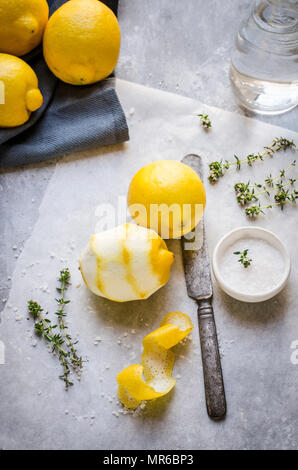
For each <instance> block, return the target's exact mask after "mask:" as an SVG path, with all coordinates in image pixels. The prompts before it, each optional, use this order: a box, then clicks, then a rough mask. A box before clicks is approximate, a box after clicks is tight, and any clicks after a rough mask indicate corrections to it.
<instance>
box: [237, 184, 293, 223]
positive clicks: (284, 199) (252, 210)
mask: <svg viewBox="0 0 298 470" xmlns="http://www.w3.org/2000/svg"><path fill="white" fill-rule="evenodd" d="M297 199H298V191H296V190H295V191H292V192H291V193H290V192H289V190H287V191H285V190H284V189H281V190H280V191H279V192H278V193H276V194H275V196H274V200H275V202H274V203H272V204H266V205H264V206H261V205H260V204H259V205H255V206H250V207H247V208H246V209H245V213H246V215H247V216H248V217H252V218H254V217H256V216H257V215H259V214H260V213H263V214H264V213H265V210H266V209H272V207H274V206H280V208H281V209H283V208H284V205H285V204H287V203H289V202H292V203H296V200H297Z"/></svg>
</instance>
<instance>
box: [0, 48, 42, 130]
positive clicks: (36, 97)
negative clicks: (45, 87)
mask: <svg viewBox="0 0 298 470" xmlns="http://www.w3.org/2000/svg"><path fill="white" fill-rule="evenodd" d="M0 84H2V87H1V88H2V92H3V98H4V100H3V101H4V103H3V104H0V127H15V126H20V125H22V124H24V123H25V122H26V121H28V119H29V117H30V115H31V112H32V111H36V110H37V109H38V108H40V107H41V105H42V103H43V97H42V94H41V92H40V90H39V88H38V79H37V76H36V74H35V72H34V70H33V69H32V68H31V67H30V66H29V65H28V64H27V63H26V62H24V61H23V60H22V59H20V58H19V57H15V56H12V55H10V54H0Z"/></svg>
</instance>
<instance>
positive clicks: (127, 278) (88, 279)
mask: <svg viewBox="0 0 298 470" xmlns="http://www.w3.org/2000/svg"><path fill="white" fill-rule="evenodd" d="M173 261H174V255H173V253H171V252H170V251H169V250H168V249H167V246H166V244H165V242H164V241H163V240H162V239H161V238H160V237H159V236H158V235H157V233H155V232H153V231H152V230H148V229H146V228H144V227H138V226H137V225H135V224H124V225H119V226H118V227H115V228H113V229H111V230H106V231H105V232H100V233H96V234H94V235H92V236H91V239H90V241H89V243H88V245H87V246H86V248H85V249H84V251H83V252H82V254H81V257H80V270H81V274H82V276H83V279H84V281H85V283H86V285H87V287H88V289H90V290H91V291H92V292H93V293H94V294H96V295H99V296H101V297H106V298H107V299H110V300H114V301H116V302H127V301H129V300H141V299H147V298H148V297H149V296H150V295H151V294H153V293H154V292H155V291H157V290H158V289H160V287H162V286H163V285H164V284H166V283H167V282H168V279H169V276H170V268H171V265H172V263H173Z"/></svg>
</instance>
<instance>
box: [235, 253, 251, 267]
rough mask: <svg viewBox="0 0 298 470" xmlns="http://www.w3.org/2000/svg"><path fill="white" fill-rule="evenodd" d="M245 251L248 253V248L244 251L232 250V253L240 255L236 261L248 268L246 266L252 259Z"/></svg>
mask: <svg viewBox="0 0 298 470" xmlns="http://www.w3.org/2000/svg"><path fill="white" fill-rule="evenodd" d="M247 253H248V249H246V250H244V251H234V252H233V254H234V255H240V258H239V259H238V261H239V263H241V264H243V266H244V267H245V268H248V266H250V265H251V263H252V259H251V258H248V256H247Z"/></svg>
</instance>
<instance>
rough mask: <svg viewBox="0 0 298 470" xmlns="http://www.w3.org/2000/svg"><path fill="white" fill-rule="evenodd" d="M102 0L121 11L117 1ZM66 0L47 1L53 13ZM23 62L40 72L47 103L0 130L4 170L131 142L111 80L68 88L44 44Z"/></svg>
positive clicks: (1, 159)
mask: <svg viewBox="0 0 298 470" xmlns="http://www.w3.org/2000/svg"><path fill="white" fill-rule="evenodd" d="M102 1H103V2H104V3H105V4H106V5H108V6H109V7H110V8H112V10H113V11H114V13H117V6H118V0H102ZM65 2H66V0H54V1H53V0H48V3H49V6H50V14H51V13H53V11H55V10H56V9H57V8H58V7H59V6H61V5H62V4H63V3H65ZM22 58H23V59H24V60H25V61H26V62H28V63H29V64H30V66H31V67H32V68H33V69H34V70H35V73H36V74H37V77H38V80H39V87H40V89H41V92H42V94H43V98H44V103H43V105H42V107H41V108H40V109H39V110H38V111H36V112H34V113H32V114H31V116H30V119H29V121H27V122H26V123H25V124H24V125H22V126H18V127H14V128H0V166H2V167H5V166H6V167H7V166H18V165H23V164H27V163H35V162H40V161H44V160H47V159H49V158H53V157H57V156H60V155H63V154H65V153H69V152H73V151H77V150H84V149H86V148H88V147H94V146H103V145H111V144H117V143H121V142H124V141H126V140H128V139H129V135H128V128H127V123H126V119H125V116H124V113H123V110H122V108H121V105H120V103H119V100H118V98H117V94H116V92H115V89H114V79H113V78H108V79H106V80H103V81H101V82H99V83H95V84H94V85H87V86H73V85H68V84H66V83H63V82H61V81H60V80H58V79H57V78H56V77H55V76H54V75H53V74H52V73H51V72H50V70H49V69H48V67H47V65H46V63H45V61H44V59H43V56H42V47H41V46H39V47H38V48H36V49H35V50H34V51H32V52H31V53H30V54H28V55H27V56H24V57H22ZM0 106H1V105H0Z"/></svg>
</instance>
